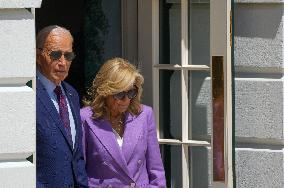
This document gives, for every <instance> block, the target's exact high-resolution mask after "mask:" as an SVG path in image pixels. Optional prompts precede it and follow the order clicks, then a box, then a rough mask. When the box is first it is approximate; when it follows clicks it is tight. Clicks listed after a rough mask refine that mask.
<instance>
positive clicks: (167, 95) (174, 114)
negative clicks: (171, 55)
mask: <svg viewBox="0 0 284 188" xmlns="http://www.w3.org/2000/svg"><path fill="white" fill-rule="evenodd" d="M180 74H181V73H180V71H171V70H160V96H159V99H160V117H159V118H160V137H161V138H167V139H180V140H181V137H182V136H181V135H182V134H181V120H182V119H181V88H180V85H181V84H180V83H181V80H180Z"/></svg>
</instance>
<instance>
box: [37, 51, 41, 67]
mask: <svg viewBox="0 0 284 188" xmlns="http://www.w3.org/2000/svg"><path fill="white" fill-rule="evenodd" d="M41 58H42V56H41V51H40V50H39V49H36V64H38V65H39V64H40V62H41V60H40V59H41Z"/></svg>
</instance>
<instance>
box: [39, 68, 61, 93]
mask: <svg viewBox="0 0 284 188" xmlns="http://www.w3.org/2000/svg"><path fill="white" fill-rule="evenodd" d="M36 74H37V76H38V78H39V80H40V81H41V83H42V84H43V86H44V88H45V89H46V91H47V93H48V95H49V96H50V97H52V98H53V96H55V93H54V89H55V87H56V85H55V84H54V83H53V82H52V81H50V80H49V79H48V78H46V77H45V76H44V75H43V74H42V73H41V72H40V71H39V70H37V71H36ZM59 86H60V87H61V89H62V91H63V93H64V89H63V88H62V85H61V83H60V84H59ZM64 94H65V93H64Z"/></svg>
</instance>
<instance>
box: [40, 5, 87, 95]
mask: <svg viewBox="0 0 284 188" xmlns="http://www.w3.org/2000/svg"><path fill="white" fill-rule="evenodd" d="M84 7H85V1H84V0H80V1H79V0H43V1H42V5H41V8H38V9H36V19H35V21H36V32H38V31H39V30H41V29H42V28H43V27H45V26H48V25H59V26H63V27H65V28H67V29H68V30H70V32H71V33H72V35H73V37H74V44H73V45H74V46H73V48H74V49H73V50H74V51H75V53H76V58H75V60H74V61H73V62H72V65H71V67H70V72H69V76H68V77H67V79H66V81H67V82H68V83H70V84H71V85H72V86H74V87H75V89H76V90H77V91H78V93H79V95H80V96H83V95H84V94H85V92H86V91H85V90H86V88H85V85H84V57H85V56H84V51H85V50H84V36H83V34H84V11H85V8H84Z"/></svg>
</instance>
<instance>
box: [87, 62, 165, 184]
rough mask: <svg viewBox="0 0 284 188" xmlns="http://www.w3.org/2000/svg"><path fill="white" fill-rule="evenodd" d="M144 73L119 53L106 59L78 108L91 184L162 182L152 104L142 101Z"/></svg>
mask: <svg viewBox="0 0 284 188" xmlns="http://www.w3.org/2000/svg"><path fill="white" fill-rule="evenodd" d="M143 81H144V79H143V77H142V75H141V74H139V72H138V71H137V70H136V68H135V67H134V66H133V65H131V64H130V63H128V62H127V61H126V60H124V59H121V58H114V59H111V60H109V61H107V62H106V63H105V64H104V65H103V66H102V67H101V69H100V70H99V72H98V74H97V75H96V78H95V80H94V81H93V85H92V87H91V88H90V90H89V95H90V100H89V101H88V106H87V107H85V108H83V109H81V117H82V125H83V129H84V138H83V139H84V140H83V143H84V148H85V149H84V150H85V159H86V170H87V175H88V183H89V187H91V188H95V187H96V188H97V187H108V188H124V187H125V188H126V187H136V188H150V187H153V188H154V187H159V188H165V187H166V181H165V172H164V167H163V163H162V160H161V155H160V149H159V144H158V140H157V133H156V126H155V120H154V115H153V110H152V108H151V107H149V106H146V105H142V104H140V97H141V94H142V84H143Z"/></svg>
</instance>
